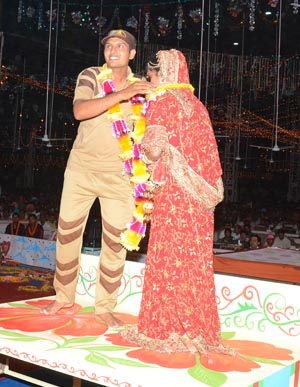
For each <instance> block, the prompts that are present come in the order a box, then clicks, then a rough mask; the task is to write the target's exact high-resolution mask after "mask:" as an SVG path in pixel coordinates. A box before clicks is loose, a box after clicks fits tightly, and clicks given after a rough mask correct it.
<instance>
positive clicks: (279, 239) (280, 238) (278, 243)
mask: <svg viewBox="0 0 300 387" xmlns="http://www.w3.org/2000/svg"><path fill="white" fill-rule="evenodd" d="M291 245H292V243H291V241H290V240H289V238H288V237H286V236H285V231H284V230H283V229H282V228H281V229H280V230H278V232H277V236H276V238H275V240H274V244H273V247H279V248H280V249H290V248H291Z"/></svg>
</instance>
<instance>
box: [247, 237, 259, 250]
mask: <svg viewBox="0 0 300 387" xmlns="http://www.w3.org/2000/svg"><path fill="white" fill-rule="evenodd" d="M260 248H261V238H260V236H259V235H257V234H252V235H251V237H250V240H249V249H250V250H256V249H260Z"/></svg>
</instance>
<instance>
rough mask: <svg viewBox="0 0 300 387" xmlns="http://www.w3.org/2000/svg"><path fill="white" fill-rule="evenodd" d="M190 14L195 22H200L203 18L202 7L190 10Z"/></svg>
mask: <svg viewBox="0 0 300 387" xmlns="http://www.w3.org/2000/svg"><path fill="white" fill-rule="evenodd" d="M189 16H190V17H191V18H192V20H193V22H194V23H196V24H198V23H200V21H201V18H202V12H201V9H200V8H196V9H193V10H191V11H190V12H189Z"/></svg>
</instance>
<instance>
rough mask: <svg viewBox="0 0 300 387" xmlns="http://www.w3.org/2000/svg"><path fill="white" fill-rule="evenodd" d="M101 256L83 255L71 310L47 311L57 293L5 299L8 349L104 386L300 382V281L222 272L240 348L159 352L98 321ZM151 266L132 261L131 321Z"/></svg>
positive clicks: (2, 347)
mask: <svg viewBox="0 0 300 387" xmlns="http://www.w3.org/2000/svg"><path fill="white" fill-rule="evenodd" d="M97 261H98V258H97V257H95V256H91V255H83V256H82V265H81V273H80V278H79V282H78V287H77V299H76V305H74V307H73V308H72V309H71V310H69V311H68V313H65V312H64V313H60V314H58V315H55V316H44V315H42V314H40V312H39V309H40V307H41V306H43V305H45V304H47V303H49V302H51V300H52V298H53V297H47V298H40V299H37V298H35V299H32V300H27V301H19V302H13V303H9V304H2V305H0V353H1V354H3V355H5V356H7V357H8V358H10V357H12V358H16V359H19V360H22V361H24V362H28V363H32V364H35V365H39V366H41V367H45V368H47V369H50V370H55V371H58V372H61V373H64V374H67V375H71V376H73V377H75V378H79V379H83V380H87V381H90V382H94V383H97V384H100V385H104V386H114V387H115V386H120V387H153V386H156V387H170V386H172V387H182V386H188V387H201V386H205V387H207V386H210V387H298V386H300V383H299V367H300V305H299V296H298V295H297V294H299V287H298V286H296V285H292V284H283V283H278V282H276V283H275V282H271V281H261V280H255V279H250V278H249V279H248V278H238V277H234V276H229V275H223V274H216V285H217V300H218V307H219V315H220V319H221V323H222V337H223V340H224V343H225V344H226V345H228V346H230V347H233V348H236V349H237V351H238V353H239V355H238V356H237V357H231V356H228V355H221V354H213V353H209V355H208V356H202V355H201V356H199V355H193V354H186V353H184V354H183V353H177V354H159V353H156V352H153V351H149V350H145V349H142V348H139V347H135V346H133V345H131V344H130V343H128V342H125V341H124V340H122V338H121V337H120V335H119V334H118V330H117V329H112V328H108V326H106V325H105V324H103V323H101V322H96V321H95V319H94V314H93V297H94V285H95V277H96V267H97ZM143 269H144V264H143V263H137V262H129V261H128V262H126V269H125V273H124V275H123V280H122V287H121V289H120V293H119V301H118V308H117V312H118V313H119V316H120V318H121V319H123V320H124V321H126V323H127V324H132V323H135V322H136V321H137V314H138V311H139V305H140V300H141V292H142V286H143ZM199 302H201V300H199ZM20 378H22V375H20Z"/></svg>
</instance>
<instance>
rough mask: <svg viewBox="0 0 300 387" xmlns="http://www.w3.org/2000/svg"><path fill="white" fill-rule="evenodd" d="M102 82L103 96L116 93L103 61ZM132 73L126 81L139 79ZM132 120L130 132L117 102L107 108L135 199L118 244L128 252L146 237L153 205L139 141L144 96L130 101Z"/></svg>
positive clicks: (136, 248)
mask: <svg viewBox="0 0 300 387" xmlns="http://www.w3.org/2000/svg"><path fill="white" fill-rule="evenodd" d="M97 79H98V81H100V82H101V87H102V92H103V95H107V94H110V93H114V92H116V88H115V86H114V83H113V80H112V71H111V69H108V68H107V66H106V64H104V65H103V66H102V71H101V73H100V74H99V75H98V76H97ZM138 80H139V79H138V78H135V77H134V76H133V74H130V75H129V77H128V82H129V84H130V83H133V82H136V81H138ZM130 102H131V108H132V112H133V115H132V120H133V123H134V130H133V131H131V130H130V129H129V128H128V126H127V123H126V121H125V120H124V112H123V111H122V109H121V105H120V103H117V104H116V105H114V106H112V107H111V108H110V109H108V119H109V120H110V121H111V123H112V135H113V137H115V138H117V139H118V140H119V144H120V148H121V153H120V158H121V159H122V160H123V162H124V170H125V172H126V173H128V174H129V175H131V177H130V181H131V182H132V184H133V193H134V198H135V205H136V208H135V211H134V213H133V218H132V220H131V221H130V223H129V224H128V225H127V229H126V230H125V231H124V232H122V233H121V244H122V245H123V246H124V247H125V248H126V249H127V250H129V251H132V250H138V249H139V246H138V245H139V243H140V241H141V239H142V238H143V237H144V236H145V232H146V224H147V223H148V222H149V220H150V211H151V208H152V203H151V198H150V197H149V195H148V194H147V193H146V190H147V181H148V180H149V177H150V173H149V172H148V171H147V166H146V164H145V163H144V161H143V160H142V159H141V157H140V156H141V141H142V138H143V136H144V133H145V128H146V122H145V113H146V106H147V103H146V101H145V98H143V97H141V96H135V97H133V98H132V99H131V100H130Z"/></svg>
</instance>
